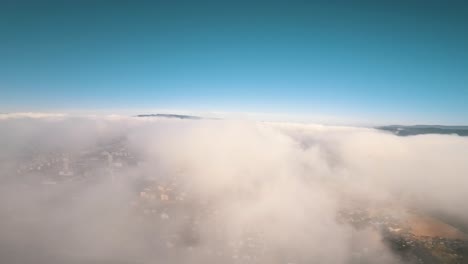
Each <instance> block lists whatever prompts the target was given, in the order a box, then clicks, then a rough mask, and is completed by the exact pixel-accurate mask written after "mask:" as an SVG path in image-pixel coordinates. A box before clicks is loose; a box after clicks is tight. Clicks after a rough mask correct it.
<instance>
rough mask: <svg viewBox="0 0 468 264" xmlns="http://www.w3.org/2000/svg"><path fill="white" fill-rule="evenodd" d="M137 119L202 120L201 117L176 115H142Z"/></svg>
mask: <svg viewBox="0 0 468 264" xmlns="http://www.w3.org/2000/svg"><path fill="white" fill-rule="evenodd" d="M137 117H164V118H178V119H202V118H201V117H199V116H190V115H174V114H142V115H137Z"/></svg>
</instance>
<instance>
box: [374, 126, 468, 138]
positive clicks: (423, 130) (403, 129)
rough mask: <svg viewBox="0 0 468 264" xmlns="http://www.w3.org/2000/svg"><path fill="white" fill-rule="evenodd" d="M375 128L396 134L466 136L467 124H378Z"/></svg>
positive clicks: (467, 133) (467, 132)
mask: <svg viewBox="0 0 468 264" xmlns="http://www.w3.org/2000/svg"><path fill="white" fill-rule="evenodd" d="M376 128H377V129H380V130H384V131H389V132H392V133H394V134H395V135H398V136H413V135H421V134H455V135H459V136H468V126H440V125H415V126H400V125H391V126H379V127H376Z"/></svg>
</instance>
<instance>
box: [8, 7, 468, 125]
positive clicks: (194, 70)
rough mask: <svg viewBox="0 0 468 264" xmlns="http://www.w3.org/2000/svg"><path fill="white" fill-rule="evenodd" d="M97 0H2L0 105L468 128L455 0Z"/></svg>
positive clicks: (464, 44)
mask: <svg viewBox="0 0 468 264" xmlns="http://www.w3.org/2000/svg"><path fill="white" fill-rule="evenodd" d="M75 2H76V3H75ZM78 2H80V3H78ZM96 2H99V3H92V2H91V1H89V2H88V1H31V2H28V1H4V2H2V3H1V8H0V38H1V39H0V40H1V41H0V58H1V59H0V89H1V96H0V112H12V111H62V112H63V111H71V110H88V111H91V110H103V109H134V110H135V111H138V109H183V110H186V111H225V112H260V113H282V114H289V115H301V116H333V117H343V119H347V120H349V121H350V122H352V120H359V121H360V122H361V121H362V122H370V123H372V122H374V123H440V124H467V123H468V4H464V3H463V2H462V1H459V2H457V1H437V2H436V1H433V2H431V1H402V2H398V1H388V2H387V3H385V1H359V3H358V2H354V3H351V2H352V1H326V2H325V1H324V2H313V1H283V2H279V1H257V2H254V1H245V2H244V1H212V2H210V1H167V2H165V3H164V2H157V1H152V2H141V1H140V2H138V1H135V2H134V3H130V1H127V2H128V3H124V2H121V3H119V2H117V1H96ZM132 2H133V1H132ZM312 2H313V3H312ZM377 2H379V3H377Z"/></svg>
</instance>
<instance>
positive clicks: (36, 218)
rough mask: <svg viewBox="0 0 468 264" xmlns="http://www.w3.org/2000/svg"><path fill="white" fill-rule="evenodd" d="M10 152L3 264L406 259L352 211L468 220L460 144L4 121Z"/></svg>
mask: <svg viewBox="0 0 468 264" xmlns="http://www.w3.org/2000/svg"><path fill="white" fill-rule="evenodd" d="M0 145H1V146H2V148H1V149H0V169H1V170H0V181H1V182H0V184H1V185H0V186H1V187H0V189H1V190H0V218H1V221H0V261H1V262H2V263H200V262H202V261H203V262H205V263H225V262H227V261H226V259H228V260H229V262H232V263H311V262H312V263H375V262H376V261H377V262H378V263H399V262H401V261H402V260H400V258H399V257H398V256H396V255H395V254H394V253H392V252H391V250H390V249H389V247H388V246H386V245H385V243H384V242H383V239H382V236H381V234H380V233H379V232H378V231H377V230H375V229H372V228H366V227H364V228H356V227H355V226H353V225H352V224H350V223H349V222H347V221H343V220H341V219H340V215H341V213H342V212H343V211H346V210H348V209H349V208H356V207H358V208H365V209H366V210H377V211H382V210H388V211H391V214H392V215H393V217H395V218H399V219H401V220H402V221H405V220H406V218H407V217H408V215H409V214H408V212H413V211H418V212H421V213H424V214H431V215H438V216H443V217H449V218H450V219H452V220H453V222H454V223H462V224H461V225H460V226H459V228H461V229H463V228H464V226H463V223H466V222H468V210H467V209H468V207H467V206H466V201H468V192H466V187H467V186H468V177H467V173H468V138H465V137H459V136H451V135H424V136H422V135H421V136H412V137H397V136H395V135H393V134H388V133H385V132H381V131H377V130H374V129H368V128H354V127H331V126H320V125H305V124H290V123H262V122H243V121H226V120H176V119H164V118H161V119H158V118H130V117H116V116H114V117H67V116H43V115H40V116H11V117H8V118H7V117H4V118H2V120H0ZM116 149H117V150H116ZM110 153H114V154H113V155H114V156H113V157H112V158H110V157H111V154H110ZM119 155H120V156H119ZM119 157H120V158H119ZM118 158H119V159H121V160H120V161H119V160H118ZM54 162H55V163H54ZM114 165H115V166H114ZM117 165H118V166H117ZM54 166H55V167H54ZM68 170H70V171H73V174H72V173H71V172H70V173H69V172H68ZM161 186H166V187H161ZM167 186H172V187H171V188H173V189H174V191H173V192H172V193H171V201H168V202H167V204H165V203H162V205H161V203H158V204H157V205H154V203H152V202H151V201H154V200H155V199H156V200H159V199H162V200H164V199H165V198H164V197H163V196H161V197H159V196H156V197H155V196H154V195H155V193H156V194H157V192H158V190H157V188H160V191H161V188H166V189H167ZM153 187H154V188H153ZM172 196H173V197H176V198H173V197H172ZM163 198H164V199H163ZM172 199H174V201H172ZM369 208H370V209H369ZM465 227H466V226H465Z"/></svg>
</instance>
